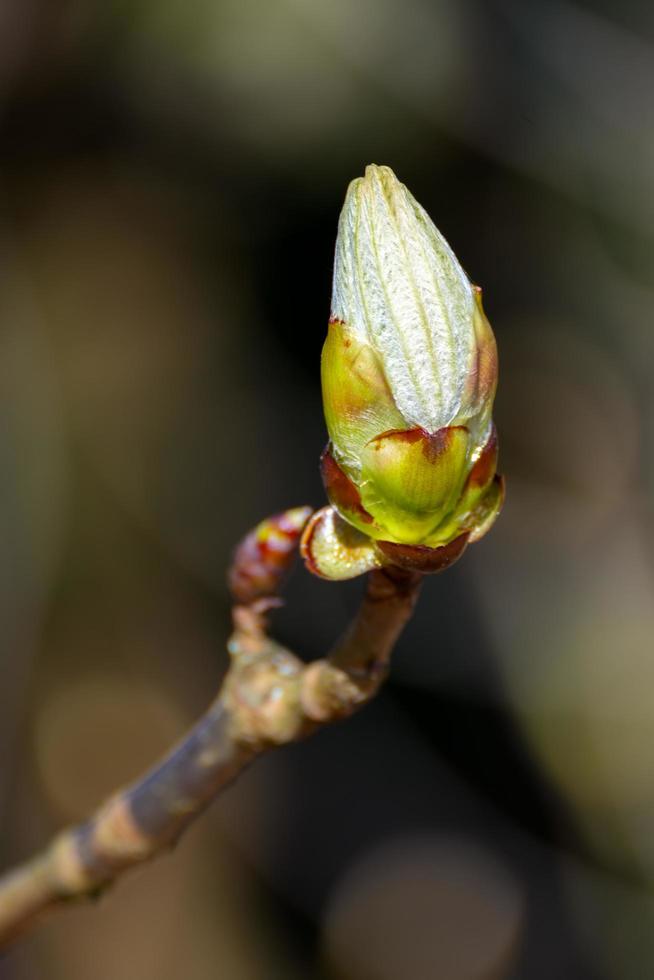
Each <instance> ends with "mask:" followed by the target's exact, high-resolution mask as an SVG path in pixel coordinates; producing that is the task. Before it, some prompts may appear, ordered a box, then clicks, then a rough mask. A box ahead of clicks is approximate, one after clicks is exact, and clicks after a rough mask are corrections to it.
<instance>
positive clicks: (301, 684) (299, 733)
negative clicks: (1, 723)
mask: <svg viewBox="0 0 654 980" xmlns="http://www.w3.org/2000/svg"><path fill="white" fill-rule="evenodd" d="M310 513H311V512H310V509H309V508H296V509H295V510H291V511H286V512H285V513H283V514H279V515H276V516H275V517H273V518H270V519H269V520H267V521H264V522H262V524H260V525H259V526H258V527H257V528H255V530H254V531H252V532H251V533H250V534H249V535H247V536H246V538H245V539H244V540H243V542H242V543H241V545H240V546H239V548H238V549H237V551H236V554H235V556H234V563H233V565H232V568H231V570H230V575H229V581H230V588H231V592H232V595H233V597H234V600H235V603H236V604H235V606H234V608H233V619H234V632H233V634H232V636H231V638H230V640H229V644H228V649H229V653H230V656H231V664H230V667H229V670H228V671H227V674H226V675H225V678H224V680H223V683H222V685H221V688H220V690H219V692H218V694H217V696H216V698H215V700H214V701H213V703H212V704H211V705H210V706H209V708H208V710H207V711H206V712H205V714H204V715H202V717H201V718H200V719H199V720H198V721H197V722H196V724H195V725H194V726H193V727H192V728H191V730H190V731H189V732H188V733H187V734H186V736H185V737H184V738H183V739H182V740H181V741H180V742H179V743H178V745H177V746H175V747H174V748H173V749H172V751H171V752H170V753H169V754H168V755H167V756H166V757H165V758H164V759H162V760H161V761H160V762H159V763H157V764H156V765H155V766H154V767H153V768H152V769H151V770H150V771H149V772H148V773H146V774H145V775H144V776H143V777H142V778H141V779H139V780H138V781H137V782H135V783H133V784H132V785H131V786H128V787H126V788H125V789H122V790H120V791H118V792H117V793H116V794H115V795H114V796H112V797H111V798H110V799H109V800H107V801H106V802H105V804H104V805H103V806H102V807H100V809H99V810H98V811H97V812H96V813H95V814H94V815H93V816H92V817H91V818H90V819H89V820H88V821H87V822H86V823H83V824H81V825H79V826H77V827H73V828H71V829H69V830H66V831H64V832H63V833H61V834H60V835H59V836H58V837H56V838H55V839H54V840H53V842H52V843H51V844H50V846H49V847H48V848H47V849H46V850H45V851H44V852H43V853H41V854H39V855H37V856H36V857H34V858H33V859H32V860H30V861H29V862H27V863H26V864H24V865H22V866H20V867H18V868H17V869H16V870H14V871H13V872H10V873H8V874H7V875H6V876H4V877H3V878H0V946H4V945H6V944H7V943H9V942H11V941H12V940H13V939H15V938H16V937H17V936H19V935H21V934H23V933H24V932H26V931H27V930H28V929H29V928H30V927H31V926H33V925H34V923H35V922H36V920H37V918H39V917H40V916H41V914H42V913H44V912H45V911H46V910H49V909H52V908H55V907H57V906H61V905H63V904H65V903H67V902H70V901H71V900H77V899H84V898H89V897H94V896H97V895H98V894H99V893H100V892H102V891H104V890H105V889H106V888H107V887H108V886H109V885H110V884H111V883H112V882H113V881H114V880H115V879H116V878H117V877H119V876H120V875H121V874H122V873H123V872H124V871H127V870H128V869H129V868H133V867H137V866H138V865H139V864H142V863H143V862H145V861H148V860H150V859H152V858H154V857H156V856H157V855H158V854H161V853H162V852H163V851H165V850H167V849H168V848H170V847H171V846H172V845H173V844H174V843H175V842H176V841H177V840H178V839H179V838H180V836H181V835H182V833H183V832H184V830H185V829H186V827H187V826H188V825H189V824H190V823H192V822H193V821H194V820H195V818H196V817H197V816H198V815H199V814H200V813H202V811H203V810H204V809H205V807H206V806H208V804H209V803H210V802H211V801H212V800H213V799H214V798H215V797H216V796H217V794H218V793H219V792H220V791H221V790H222V789H223V788H224V787H225V786H226V785H227V784H228V783H230V782H231V781H232V780H233V779H234V778H235V777H236V776H237V775H238V774H239V773H240V772H241V771H242V770H243V769H244V768H245V767H246V766H247V765H248V764H249V763H250V762H251V761H252V760H253V759H254V758H255V757H256V756H257V755H260V754H261V753H263V752H265V751H268V750H269V749H272V748H274V747H275V746H277V745H283V744H285V743H287V742H293V741H296V740H298V739H301V738H304V737H305V736H306V735H309V734H310V733H311V732H313V731H315V730H316V729H317V728H319V727H321V726H323V725H327V724H331V723H332V722H333V721H336V720H337V719H340V718H344V717H346V716H348V715H350V714H352V713H353V712H354V711H355V710H356V709H357V708H359V707H361V706H362V705H363V704H365V703H366V702H368V701H369V700H370V699H371V698H372V697H373V696H374V695H375V694H376V692H377V690H378V689H379V686H380V684H381V682H382V681H383V679H384V677H385V676H386V673H387V670H388V665H389V659H390V655H391V652H392V649H393V646H394V644H395V642H396V640H397V638H398V636H399V634H400V632H401V631H402V628H403V627H404V625H405V623H406V622H407V620H408V619H409V618H410V616H411V613H412V610H413V607H414V605H415V601H416V598H417V595H418V591H419V587H420V582H421V576H420V575H418V574H416V573H413V572H405V571H401V570H400V569H393V568H386V569H379V570H376V571H373V572H371V573H370V575H369V577H368V583H367V588H366V592H365V595H364V598H363V601H362V603H361V607H360V609H359V612H358V614H357V616H356V618H355V620H354V622H353V623H352V625H351V627H350V629H349V630H348V632H347V633H346V635H345V637H344V638H343V639H342V640H341V642H340V643H339V644H337V646H336V647H335V648H334V650H332V652H331V653H330V654H329V655H328V656H327V657H326V658H325V659H322V660H318V661H315V662H313V663H311V664H304V663H303V662H302V661H301V660H299V659H298V658H297V657H296V656H295V655H294V654H293V653H291V652H290V651H289V650H286V649H285V648H284V647H282V646H280V645H279V644H277V643H276V642H275V641H274V640H272V639H271V638H270V637H269V635H268V632H267V627H268V624H267V613H268V611H269V610H270V609H271V608H273V607H274V606H277V605H279V604H280V600H279V599H278V598H277V595H278V592H279V588H280V585H281V582H282V579H283V576H284V574H285V572H286V571H287V569H288V566H289V564H290V562H291V561H292V559H293V556H294V553H295V549H296V547H297V543H298V540H299V536H300V534H301V532H302V529H303V527H304V525H305V523H306V521H307V519H308V517H309V516H310Z"/></svg>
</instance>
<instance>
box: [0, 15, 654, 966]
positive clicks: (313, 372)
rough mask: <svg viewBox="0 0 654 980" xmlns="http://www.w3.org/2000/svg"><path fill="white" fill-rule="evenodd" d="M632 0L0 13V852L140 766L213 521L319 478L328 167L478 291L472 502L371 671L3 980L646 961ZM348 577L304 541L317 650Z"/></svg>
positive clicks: (215, 655) (649, 226) (652, 892)
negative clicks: (408, 195) (395, 194)
mask: <svg viewBox="0 0 654 980" xmlns="http://www.w3.org/2000/svg"><path fill="white" fill-rule="evenodd" d="M653 115H654V8H653V7H652V5H651V4H650V3H647V2H638V0H621V2H620V3H618V0H576V2H574V3H572V2H565V0H563V2H558V0H357V2H349V3H348V2H346V0H331V2H329V3H326V2H322V0H268V2H265V0H184V2H183V0H130V2H127V0H103V2H99V0H57V2H53V0H4V2H3V3H2V4H1V5H0V140H1V144H2V150H1V154H0V208H1V212H2V220H1V222H0V467H1V475H2V478H1V480H0V502H1V503H0V529H1V530H0V535H1V539H0V540H1V542H2V546H1V548H0V622H1V630H0V633H1V636H2V640H1V642H0V671H1V675H0V676H1V677H2V680H1V682H0V826H1V828H2V830H1V833H0V857H1V859H2V864H3V865H9V864H11V863H14V862H16V861H17V860H19V859H21V858H23V857H25V856H27V855H28V854H29V853H30V852H32V850H33V849H35V848H37V847H39V846H41V845H43V844H44V843H45V841H46V840H47V839H48V838H49V837H50V835H51V834H52V833H53V832H54V831H56V830H57V829H58V828H60V827H61V826H62V825H64V824H66V823H69V822H72V821H77V820H79V819H81V818H83V817H84V816H85V815H87V814H88V813H89V812H90V810H91V809H92V808H93V807H94V806H95V805H96V804H97V803H98V802H99V801H100V800H101V799H102V798H103V797H104V796H105V795H106V794H107V793H109V792H110V791H112V790H113V789H115V787H116V786H118V785H119V784H121V783H123V782H125V781H126V780H130V779H132V778H134V777H135V776H136V775H137V774H138V773H139V772H140V771H141V770H142V769H143V768H144V767H145V766H147V765H148V764H149V763H150V762H151V761H153V759H154V758H155V757H156V756H157V754H158V753H160V752H161V751H163V750H164V749H165V748H166V747H167V746H168V745H169V744H170V743H171V742H172V741H173V739H175V738H176V737H177V736H178V735H179V734H180V733H181V731H183V729H184V727H185V726H186V725H187V724H189V723H190V722H191V721H192V720H193V719H194V718H195V717H196V716H197V715H198V714H199V713H200V712H201V711H202V710H203V709H204V707H205V706H206V704H207V703H208V701H209V700H210V699H211V697H212V694H213V692H214V691H215V689H216V687H217V684H218V682H219V679H220V677H221V675H222V673H223V672H224V670H225V668H226V654H225V640H226V637H227V635H228V630H229V603H228V598H227V594H226V588H225V583H224V578H225V569H226V566H227V563H228V561H229V556H230V553H231V549H232V548H233V546H234V544H235V543H236V541H237V539H238V538H239V537H240V536H241V534H242V533H244V532H245V531H246V530H247V529H248V528H249V527H250V526H252V525H253V524H255V523H256V522H258V521H259V520H260V519H261V518H262V517H264V516H265V515H267V514H269V513H272V512H274V511H276V510H279V509H282V508H285V507H289V506H292V505H297V504H304V503H311V504H313V505H315V506H319V505H321V504H322V502H323V499H324V497H323V491H322V488H321V485H320V480H319V476H318V456H319V453H320V451H321V449H322V447H323V444H324V440H325V430H324V424H323V420H322V412H321V403H320V390H319V355H320V348H321V345H322V342H323V338H324V335H325V331H326V323H327V316H328V308H329V296H330V290H331V271H332V269H331V263H332V253H333V245H334V239H335V234H336V224H337V219H338V214H339V210H340V207H341V203H342V200H343V196H344V193H345V189H346V186H347V183H348V181H349V180H350V179H351V178H353V177H355V176H357V175H359V174H361V173H362V172H363V168H364V166H365V164H366V163H369V162H376V163H382V164H388V165H390V166H391V167H393V169H394V170H395V171H396V173H397V174H398V176H399V178H400V179H401V180H403V181H404V182H405V183H406V184H407V185H408V186H409V188H410V189H411V191H412V192H413V193H414V195H415V196H416V197H417V198H418V200H419V201H420V202H421V203H422V204H423V205H424V206H425V207H426V208H427V210H428V211H429V213H430V214H431V215H432V217H433V218H434V220H435V222H436V223H437V225H438V227H439V228H440V229H441V231H442V232H443V233H444V234H445V235H446V237H447V238H448V240H449V241H450V243H451V244H452V246H453V247H454V249H455V250H456V252H457V255H458V256H459V257H460V259H461V261H462V262H463V264H464V266H465V267H466V269H467V270H468V272H469V274H470V276H471V278H472V279H473V280H474V281H476V282H478V283H480V284H481V285H482V286H483V287H484V296H485V305H486V310H487V312H488V314H489V317H490V319H491V322H492V323H493V326H494V328H495V332H496V335H497V339H498V343H499V350H500V375H501V377H500V387H499V393H498V400H497V410H496V419H497V423H498V428H499V432H500V443H501V469H502V471H503V472H504V473H505V474H506V475H507V480H508V499H507V505H506V508H505V512H504V515H503V516H502V518H501V520H500V521H499V522H498V524H497V525H496V528H495V529H494V530H493V532H492V534H491V535H490V536H489V537H488V538H486V539H485V540H484V541H483V543H481V544H480V545H478V546H476V547H474V548H471V549H470V550H469V551H468V552H467V553H466V554H465V556H464V558H463V559H462V561H461V562H460V563H459V564H457V565H456V567H455V568H454V569H453V570H452V571H450V572H448V573H447V574H446V575H443V576H439V577H435V578H433V579H431V580H430V581H429V582H428V583H427V585H426V588H425V591H424V594H423V597H422V601H421V604H420V607H419V610H418V613H417V615H416V617H415V620H414V621H413V622H412V624H411V625H410V627H409V629H408V630H407V633H406V634H405V636H404V637H403V639H402V641H401V643H400V645H399V648H398V650H397V653H396V656H395V658H394V664H393V674H392V679H391V681H390V682H389V684H388V685H387V686H386V688H385V689H384V691H383V693H382V695H381V696H380V697H379V698H378V700H377V701H376V703H374V704H373V705H371V706H370V707H368V708H366V710H365V711H364V712H363V713H362V714H361V715H359V716H357V717H356V718H354V719H352V720H351V721H349V722H347V723H346V724H343V725H341V726H337V727H334V728H333V729H332V730H328V731H324V732H322V733H320V734H319V735H317V736H316V737H315V738H313V739H312V740H310V741H308V742H306V743H304V744H301V745H297V746H292V747H290V748H288V749H285V750H283V751H282V752H279V753H277V754H273V755H271V756H270V757H269V758H266V759H263V760H261V761H259V762H258V763H257V764H256V766H255V767H254V768H253V769H251V770H250V771H249V772H248V773H247V774H246V775H245V776H244V777H243V778H242V779H241V780H240V782H239V783H238V784H237V785H236V786H235V787H234V788H232V789H231V790H230V791H229V793H228V794H227V795H226V796H225V797H224V798H223V799H221V800H220V801H219V802H218V804H217V805H215V806H214V807H213V808H212V809H211V811H210V812H209V813H208V814H207V815H206V816H205V817H204V818H203V819H202V820H201V822H200V823H198V825H197V826H195V827H194V828H193V829H192V830H191V831H190V832H189V834H188V836H187V837H185V838H184V840H183V843H182V844H181V845H180V846H179V848H178V849H177V851H176V852H175V854H174V856H172V857H170V858H164V859H162V860H160V861H158V862H156V863H155V864H154V865H153V866H152V867H149V868H146V869H144V870H142V871H140V872H138V873H136V874H134V875H132V876H131V877H128V878H127V879H126V880H124V881H122V882H121V883H120V884H119V886H118V887H117V888H116V889H115V891H112V892H111V893H110V894H109V895H108V896H107V897H105V898H104V899H103V900H102V901H101V902H100V903H99V904H98V905H95V906H91V907H88V908H87V907H84V908H79V909H76V910H72V911H69V912H66V913H65V914H60V915H58V916H55V917H53V918H52V919H51V920H49V921H48V922H47V923H45V924H44V925H43V926H42V927H41V928H40V929H39V930H38V931H37V932H36V933H35V934H34V935H33V936H32V937H30V938H29V939H27V940H25V941H24V942H23V943H22V944H20V945H18V946H16V947H15V948H14V949H13V950H12V951H11V952H10V953H9V954H8V955H7V956H6V957H5V959H4V960H3V961H2V962H1V963H0V977H2V980H34V978H39V980H40V978H46V980H87V978H88V977H93V978H94V980H115V978H123V977H124V978H139V980H177V978H178V977H180V976H183V977H185V978H188V980H209V978H215V977H221V978H227V980H304V978H314V977H316V978H318V980H400V978H402V980H404V978H411V980H431V978H434V980H498V978H508V980H552V978H556V980H613V978H619V980H631V978H643V977H647V976H651V975H653V974H654V753H653V752H652V743H653V742H654V643H653V642H652V637H653V636H654V603H653V602H652V596H653V594H654V581H653V579H654V570H653V557H654V536H653V530H654V524H653V510H652V490H653V485H654V467H653V465H652V458H653V455H652V451H651V447H652V442H653V439H654V387H653V385H652V379H651V370H652V364H653V363H654V333H653V330H652V317H651V309H652V302H653V299H654V295H653V290H654V252H653V249H652V243H653V238H654V234H653V227H654V193H653V190H654V186H653V185H654V181H653V178H652V173H653V172H654V119H653V118H652V117H653ZM361 587H362V586H361V583H360V582H354V583H351V584H349V585H335V584H327V583H322V582H319V581H318V580H313V579H311V578H310V577H309V576H308V575H307V574H306V573H305V572H304V571H303V570H300V569H298V570H297V571H296V573H295V575H294V577H293V580H292V582H291V583H290V586H289V590H288V598H289V601H288V605H287V607H286V608H285V609H284V610H283V611H282V612H281V613H280V614H279V615H278V616H277V618H276V635H277V636H278V637H279V638H280V639H281V640H282V641H283V642H285V643H286V644H288V645H289V646H291V647H292V648H293V649H295V650H296V651H297V652H298V653H300V654H301V655H302V656H304V657H306V658H307V659H310V658H313V657H316V656H320V655H322V654H323V653H324V652H325V650H326V649H327V648H328V646H329V644H330V643H331V642H332V640H333V639H334V638H335V637H336V636H337V634H338V632H339V630H341V629H342V628H343V627H344V626H345V624H346V622H347V621H348V618H349V616H350V615H351V614H352V612H353V611H354V609H355V608H356V604H357V598H358V595H359V594H360V590H361Z"/></svg>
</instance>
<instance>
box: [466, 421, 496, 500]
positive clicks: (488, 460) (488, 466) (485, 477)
mask: <svg viewBox="0 0 654 980" xmlns="http://www.w3.org/2000/svg"><path fill="white" fill-rule="evenodd" d="M496 466H497V431H496V429H495V426H493V428H492V430H491V434H490V437H489V439H488V442H487V443H486V445H485V446H484V448H483V449H482V451H481V454H480V456H479V459H478V460H477V461H476V463H475V464H474V466H473V467H472V469H471V470H470V475H469V477H468V481H467V484H466V488H465V489H466V490H468V489H469V488H470V487H485V486H486V485H487V484H488V483H490V481H491V480H492V478H493V476H494V475H495V467H496ZM464 492H465V491H464Z"/></svg>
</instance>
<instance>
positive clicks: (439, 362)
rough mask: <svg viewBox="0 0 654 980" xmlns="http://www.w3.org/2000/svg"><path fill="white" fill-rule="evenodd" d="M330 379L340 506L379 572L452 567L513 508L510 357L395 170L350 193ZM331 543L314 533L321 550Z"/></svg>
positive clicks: (330, 452)
mask: <svg viewBox="0 0 654 980" xmlns="http://www.w3.org/2000/svg"><path fill="white" fill-rule="evenodd" d="M321 373H322V390H323V405H324V411H325V419H326V422H327V429H328V432H329V439H330V441H329V444H328V446H327V449H326V450H325V452H324V454H323V457H322V461H321V465H322V475H323V481H324V484H325V489H326V491H327V495H328V497H329V500H330V503H331V504H332V506H333V507H334V508H335V510H336V511H337V513H338V515H339V516H340V518H341V519H342V520H344V521H346V522H347V523H348V524H349V525H351V526H352V527H354V528H356V529H357V530H358V531H359V532H360V533H361V534H362V535H364V536H365V537H366V538H367V539H369V541H370V544H369V546H368V547H369V553H370V556H371V557H370V563H373V561H374V563H375V564H377V565H378V564H384V563H386V564H389V563H391V564H393V563H397V564H401V565H403V567H409V568H410V567H414V566H415V567H416V568H417V569H418V568H419V569H420V570H422V571H439V570H440V569H441V568H444V567H447V565H449V564H451V563H452V561H453V560H455V559H456V558H457V557H459V555H460V554H461V553H462V552H463V550H464V548H465V547H466V545H467V544H468V543H470V542H472V541H475V540H478V538H480V537H481V536H482V534H485V533H486V531H488V530H489V528H490V527H491V525H492V524H493V522H494V521H495V518H496V517H497V515H498V513H499V511H500V509H501V506H502V502H503V498H504V484H503V480H502V478H501V477H499V476H498V475H497V474H496V467H497V435H496V432H495V428H494V425H493V421H492V409H493V399H494V397H495V389H496V386H497V349H496V345H495V338H494V336H493V331H492V330H491V327H490V324H489V322H488V320H487V319H486V316H485V314H484V311H483V307H482V301H481V290H480V289H479V288H478V287H477V286H474V285H473V284H472V283H471V282H470V280H469V279H468V277H467V275H466V274H465V272H464V271H463V269H462V268H461V265H460V264H459V262H458V260H457V258H456V256H455V255H454V252H453V251H452V249H451V248H450V246H449V245H448V243H447V242H446V241H445V239H444V238H443V236H442V235H441V234H440V232H439V231H438V229H437V228H436V227H435V225H434V224H433V222H432V221H431V219H430V218H429V215H428V214H427V213H426V211H425V210H424V209H423V208H422V207H421V206H420V205H419V204H418V202H417V201H416V200H415V199H414V198H413V197H412V195H411V194H410V193H409V191H408V190H407V188H406V187H405V186H404V185H403V184H401V183H400V182H399V181H398V180H397V178H396V177H395V174H394V173H393V171H392V170H390V169H389V168H388V167H378V166H374V165H371V166H369V167H367V168H366V173H365V176H364V177H360V178H358V179H357V180H354V181H352V183H351V184H350V186H349V188H348V192H347V195H346V198H345V204H344V206H343V210H342V212H341V217H340V221H339V228H338V237H337V240H336V255H335V263H334V283H333V292H332V306H331V316H330V321H329V327H328V334H327V339H326V341H325V345H324V348H323V353H322V372H321ZM322 520H323V521H325V522H326V523H325V524H324V527H325V528H327V527H328V526H329V529H330V533H333V526H334V525H333V522H332V521H329V522H327V519H326V518H322ZM320 530H321V525H320V524H318V523H316V522H314V525H313V527H312V540H313V541H314V542H315V543H317V542H319V541H321V540H322V538H321V534H320ZM307 535H308V532H307ZM343 536H344V535H343V534H341V537H343ZM345 537H347V535H345ZM325 540H327V538H325ZM339 547H340V541H339ZM357 547H359V548H361V547H362V545H361V542H360V541H357ZM441 549H446V550H445V551H441ZM303 550H304V553H305V557H306V558H307V562H308V564H309V567H310V568H311V569H312V570H313V571H315V572H316V573H317V574H321V575H323V576H324V577H329V578H343V577H349V576H348V575H346V574H344V573H345V571H346V569H345V568H343V569H341V572H342V573H343V574H337V573H336V571H335V566H334V557H333V555H330V560H329V563H328V565H327V564H326V565H325V566H324V567H323V566H322V565H321V562H320V559H319V557H318V556H317V555H315V554H312V553H311V541H310V540H309V538H308V536H305V540H304V544H303ZM430 551H433V552H438V554H430ZM412 555H413V557H412ZM373 556H374V558H373ZM360 566H361V562H360V561H359V562H357V561H354V562H352V563H351V569H352V571H351V574H360V572H359V571H357V570H356V569H359V568H360Z"/></svg>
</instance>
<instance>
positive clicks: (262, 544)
mask: <svg viewBox="0 0 654 980" xmlns="http://www.w3.org/2000/svg"><path fill="white" fill-rule="evenodd" d="M310 516H311V508H310V507H296V508H293V509H292V510H287V511H283V512H282V513H280V514H275V515H273V517H269V518H267V519H266V520H265V521H262V522H261V524H259V525H257V527H255V528H254V530H252V531H250V533H249V534H247V535H246V536H245V538H243V540H242V541H241V543H240V545H239V546H238V548H237V549H236V552H235V553H234V560H233V562H232V567H231V569H230V572H229V583H228V584H229V588H230V591H231V593H232V595H233V596H234V598H235V600H236V601H237V602H239V603H242V604H249V603H252V602H255V601H256V600H257V599H262V598H266V597H273V596H275V595H276V594H277V593H278V591H279V588H280V585H281V582H282V579H283V577H284V575H285V574H286V572H287V571H288V569H289V567H290V565H291V563H292V561H293V558H294V557H295V551H296V549H297V546H298V542H299V539H300V535H301V534H302V531H303V530H304V526H305V524H306V523H307V521H308V519H309V517H310Z"/></svg>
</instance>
